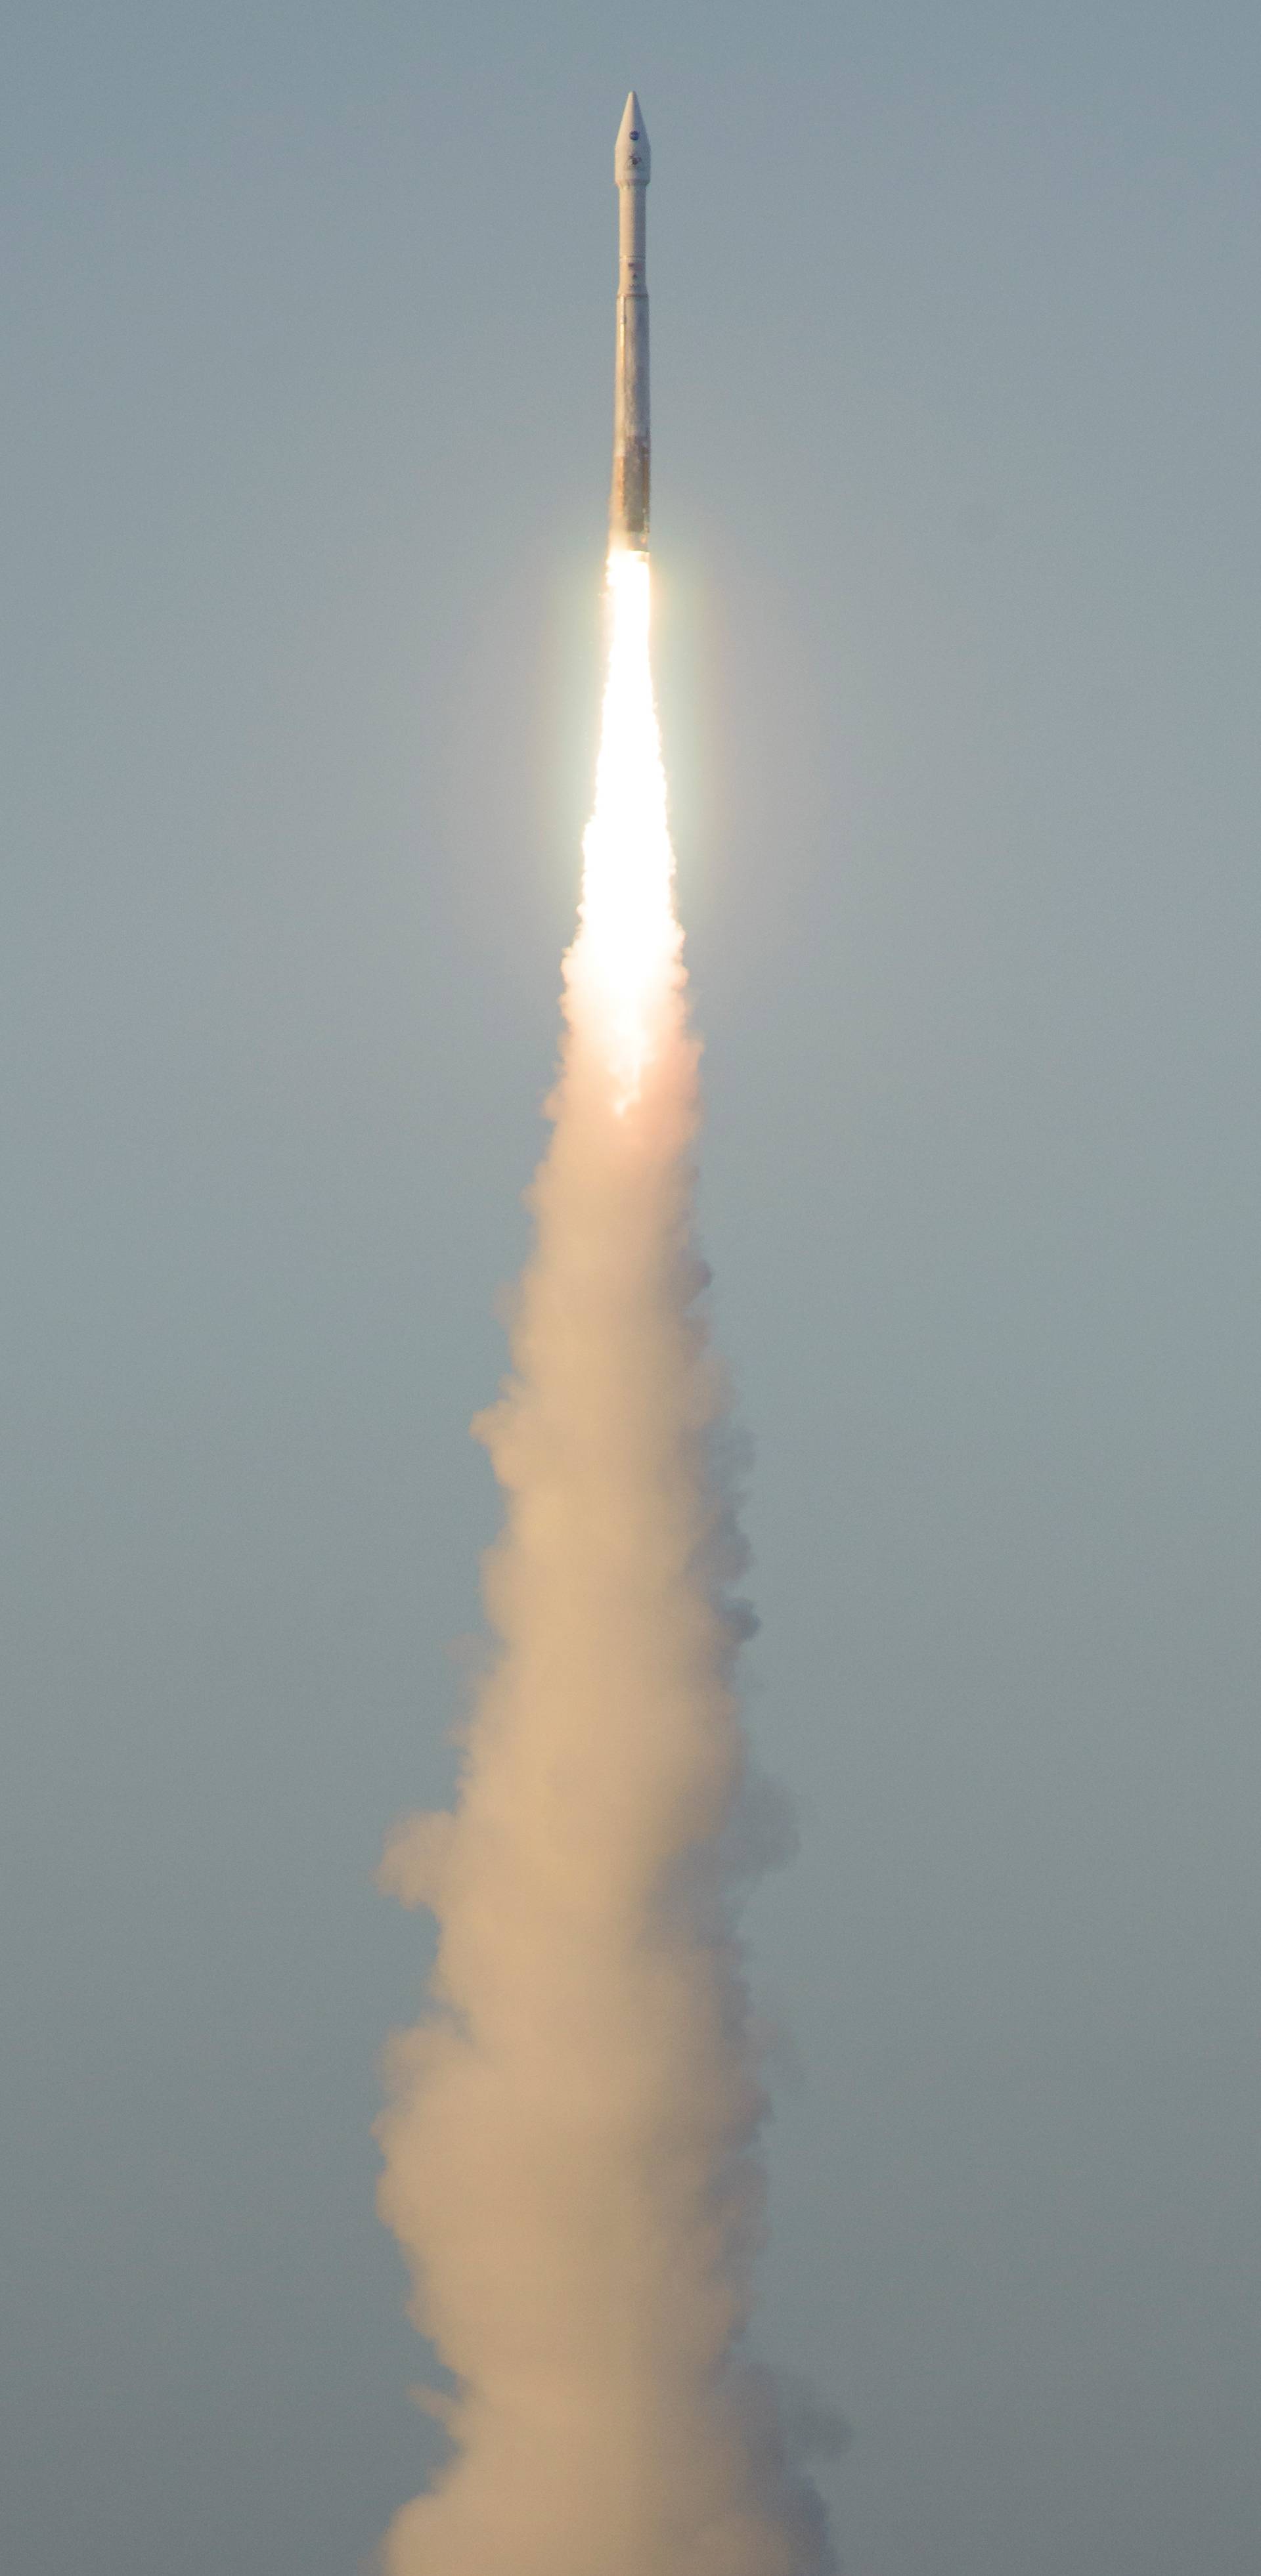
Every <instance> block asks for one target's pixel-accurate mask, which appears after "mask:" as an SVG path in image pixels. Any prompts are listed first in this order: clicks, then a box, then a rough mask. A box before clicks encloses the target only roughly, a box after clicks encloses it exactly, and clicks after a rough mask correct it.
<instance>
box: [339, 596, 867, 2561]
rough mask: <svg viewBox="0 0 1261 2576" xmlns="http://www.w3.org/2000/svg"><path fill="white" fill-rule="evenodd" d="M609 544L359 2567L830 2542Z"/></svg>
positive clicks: (493, 1424) (661, 850)
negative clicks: (442, 2368) (412, 2437)
mask: <svg viewBox="0 0 1261 2576" xmlns="http://www.w3.org/2000/svg"><path fill="white" fill-rule="evenodd" d="M642 576H643V599H642V612H641V605H640V601H639V598H638V595H637V596H636V598H635V601H634V616H635V621H636V622H635V625H634V631H633V633H631V634H630V635H629V637H628V633H627V630H626V627H625V625H624V622H623V608H622V605H621V604H620V603H618V602H617V601H616V599H615V609H616V613H617V619H618V623H617V626H616V629H615V634H614V641H613V651H612V663H611V674H610V689H609V697H608V700H606V709H605V732H604V741H603V744H602V752H601V767H600V775H599V780H598V786H597V811H596V816H595V818H594V821H593V826H592V832H591V833H590V834H589V835H588V843H587V879H586V887H585V896H584V913H583V922H582V927H581V930H580V933H579V937H578V940H577V941H576V943H575V947H574V949H573V950H572V951H571V954H570V958H569V959H568V960H567V962H566V982H567V998H566V1035H565V1041H564V1048H563V1057H562V1069H561V1074H560V1079H559V1082H558V1085H557V1088H556V1092H555V1095H554V1098H553V1101H552V1103H551V1114H552V1118H553V1121H554V1128H553V1137H552V1143H551V1148H550V1151H549V1153H548V1155H547V1157H546V1160H545V1161H544V1163H543V1165H542V1168H541V1170H540V1172H539V1174H538V1176H537V1178H536V1181H535V1185H534V1190H533V1194H532V1196H533V1208H534V1215H535V1221H536V1229H537V1232H536V1248H535V1252H534V1255H533V1258H532V1260H531V1262H530V1264H529V1267H528V1269H527V1272H526V1275H525V1278H524V1280H523V1282H522V1286H521V1293H520V1297H519V1301H518V1304H517V1310H516V1315H515V1322H514V1326H513V1331H512V1364H513V1374H512V1376H511V1378H510V1380H509V1382H508V1383H507V1385H506V1386H505V1388H504V1390H503V1392H502V1394H501V1397H500V1400H499V1402H498V1403H497V1404H496V1405H495V1406H494V1407H493V1408H492V1410H491V1411H490V1412H489V1413H488V1414H486V1415H485V1416H484V1417H483V1418H482V1419H481V1421H480V1422H479V1423H478V1424H477V1425H476V1426H475V1427H476V1429H477V1431H478V1435H479V1437H480V1438H482V1439H483V1440H484V1441H485V1443H486V1445H487V1447H488V1449H489V1451H490V1455H491V1458H492V1461H493V1463H494V1468H495V1473H496V1475H497V1477H498V1479H499V1481H500V1484H501V1485H502V1487H503V1488H504V1492H505V1495H506V1498H507V1509H506V1524H505V1528H504V1532H503V1535H502V1537H501V1539H500V1541H499V1543H498V1545H497V1546H496V1548H495V1549H494V1550H493V1552H492V1554H491V1556H490V1558H489V1560H488V1564H487V1568H486V1580H485V1595H486V1604H487V1610H488V1614H489V1617H490V1621H491V1623H492V1626H493V1628H494V1630H495V1632H496V1635H497V1638H498V1640H499V1651H498V1655H497V1658H496V1660H495V1661H494V1663H493V1665H492V1667H491V1669H490V1670H489V1672H488V1673H487V1675H486V1677H485V1678H484V1680H483V1682H482V1684H481V1686H480V1689H479V1692H478V1695H477V1699H476V1703H475V1708H474V1713H473V1716H472V1720H471V1723H470V1725H469V1728H468V1732H467V1737H466V1741H465V1748H464V1763H463V1775H462V1779H461V1784H460V1791H459V1797H458V1802H457V1806H456V1810H455V1812H454V1814H450V1815H440V1816H421V1817H415V1818H412V1819H411V1820H410V1821H408V1822H407V1823H405V1824H404V1825H402V1826H401V1827H400V1828H399V1829H398V1830H397V1831H396V1832H395V1834H394V1835H393V1837H392V1839H391V1841H390V1844H389V1847H388V1850H387V1853H386V1858H385V1861H384V1864H383V1870H382V1876H383V1881H384V1883H385V1884H386V1885H387V1886H388V1887H389V1888H390V1889H392V1890H393V1892H394V1893H396V1894H397V1895H398V1896H399V1897H401V1898H402V1900H403V1901H404V1902H405V1903H406V1904H410V1905H424V1906H428V1907H430V1908H431V1909H432V1910H433V1912H434V1914H435V1915H436V1917H437V1920H438V1925H439V1944H438V1953H437V1961H436V1967H435V1972H434V1979H433V2002H432V2011H431V2013H430V2015H429V2017H428V2019H427V2020H425V2021H424V2022H422V2023H421V2024H420V2025H419V2026H418V2027H417V2028H416V2029H413V2030H410V2031H406V2032H404V2033H401V2034H399V2035H397V2036H396V2037H395V2039H394V2041H393V2042H392V2045H391V2049H390V2054H389V2065H388V2083H389V2107H388V2108H387V2110H386V2112H385V2114H384V2115H383V2117H382V2119H381V2122H380V2124H379V2136H380V2140H381V2144H382V2147H383V2150H384V2156H385V2173H384V2177H383V2180H382V2183H381V2191H380V2206H381V2211H382V2215H383V2217H384V2218H385V2219H386V2221H387V2223H388V2224H389V2225H390V2226H391V2227H392V2228H393V2230H394V2232H395V2234H396V2235H397V2237H398V2238H399V2241H400V2243H401V2245H402V2246H403V2248H404V2251H405V2253H406V2255H407V2257H408V2261H409V2263H410V2266H411V2268H412V2273H413V2279H414V2284H415V2289H414V2298H413V2303H412V2314H413V2316H414V2318H415V2322H416V2324H417V2325H418V2327H419V2328H420V2329H421V2331H422V2332H423V2333H424V2334H426V2335H427V2336H429V2337H430V2338H431V2340H432V2341H433V2343H434V2345H435V2346H436V2348H437V2350H438V2352H439V2354H440V2355H441V2358H442V2361H443V2363H444V2364H445V2365H446V2368H447V2370H448V2371H449V2373H450V2374H451V2378H452V2383H453V2393H451V2394H449V2395H446V2396H442V2397H440V2398H438V2399H437V2400H436V2402H435V2407H434V2411H435V2412H437V2413H438V2414H439V2416H440V2418H441V2420H442V2421H443V2422H444V2423H445V2425H446V2427H447V2430H448V2432H449V2434H450V2436H451V2440H452V2446H453V2447H452V2452H451V2456H450V2459H449V2461H448V2463H447V2465H446V2466H445V2468H444V2469H443V2470H442V2471H441V2472H440V2474H439V2476H438V2479H437V2481H436V2483H435V2484H434V2485H433V2487H432V2488H431V2489H430V2491H429V2492H428V2493H426V2494H424V2495H422V2496H419V2497H417V2498H416V2499H415V2500H414V2501H413V2502H412V2503H410V2504H409V2505H407V2506H406V2507H405V2508H404V2509H403V2511H402V2512H401V2513H400V2514H399V2515H398V2517H397V2519H396V2520H395V2522H394V2524H393V2526H392V2528H391V2530H390V2532H389V2533H388V2535H387V2537H386V2540H385V2542H384V2544H383V2550H382V2563H383V2567H384V2569H385V2571H386V2576H815V2572H816V2571H819V2570H821V2569H823V2568H825V2567H827V2566H829V2565H830V2564H831V2561H830V2557H829V2553H828V2547H827V2540H826V2534H825V2532H824V2528H823V2520H822V2513H821V2509H820V2506H819V2502H818V2498H817V2495H816V2494H815V2492H814V2490H813V2488H812V2487H811V2486H810V2484H809V2481H808V2479H807V2478H806V2477H805V2475H804V2473H803V2470H802V2467H801V2461H800V2444H799V2442H798V2441H797V2440H796V2438H795V2436H794V2426H793V2416H794V2409H793V2407H792V2406H787V2407H786V2406H785V2405H784V2403H783V2402H782V2401H781V2397H780V2394H779V2392H778V2391H777V2389H776V2387H775V2384H774V2382H773V2381H772V2380H771V2379H770V2377H769V2376H768V2374H766V2373H765V2372H763V2371H760V2370H756V2369H754V2368H752V2367H751V2366H750V2365H748V2364H747V2363H746V2362H745V2361H743V2360H742V2358H741V2343H742V2337H743V2332H744V2328H745V2324H746V2319H747V2316H748V2311H749V2300H750V2268H751V2264H752V2262H753V2258H754V2256H755V2254H756V2251H757V2248H758V2245H759V2243H760V2240H761V2235H762V2229H763V2178H762V2174H761V2171H760V2168H759V2165H758V2162H757V2159H756V2155H755V2151H754V2150H755V2140H756V2136H757V2131H758V2127H759V2123H760V2121H761V2119H762V2117H763V2114H764V2111H765V2107H766V2103H765V2092H764V2085H763V2075H762V2067H761V2061H760V2052H759V2046H758V2042H757V2038H756V2035H755V2030H754V2026H753V2022H752V2018H751V2014H750V2008H749V2001H748V1996H747V1993H746V1989H745V1983H744V1978H743V1974H742V1969H741V1960H740V1952H739V1948H738V1944H737V1940H736V1936H735V1931H734V1928H733V1908H734V1893H735V1890H736V1887H737V1885H738V1883H739V1881H740V1880H741V1879H742V1878H743V1877H745V1876H747V1875H748V1873H749V1871H750V1869H752V1868H753V1867H755V1866H756V1865H757V1864H758V1862H759V1859H764V1858H765V1857H766V1856H767V1854H768V1852H769V1850H770V1847H771V1844H772V1843H773V1842H775V1841H776V1840H777V1839H778V1841H779V1843H781V1844H782V1841H783V1819H782V1814H781V1812H780V1810H779V1808H778V1807H777V1806H776V1805H775V1802H774V1800H773V1799H772V1798H770V1797H769V1794H768V1793H766V1792H764V1791H763V1792H762V1793H761V1794H760V1799H759V1794H758V1793H756V1792H754V1791H753V1790H752V1788H751V1785H750V1782H749V1777H748V1772H747V1764H746V1757H745V1748H744V1743H743V1738H742V1734H741V1729H740V1724H739V1718H738V1711H737V1707H736V1702H735V1697H734V1690H733V1668H734V1663H735V1657H736V1653H737V1650H738V1647H739V1644H740V1642H741V1639H742V1638H743V1636H744V1635H746V1634H747V1633H748V1628H749V1624H750V1622H749V1614H748V1612H747V1609H746V1608H745V1606H744V1605H743V1604H741V1603H740V1602H738V1600H736V1598H735V1597H734V1594H733V1592H732V1588H731V1587H732V1585H733V1584H734V1583H735V1582H736V1581H737V1580H738V1579H739V1575H740V1573H741V1570H742V1568H743V1563H744V1551H743V1547H742V1544H741V1542H740V1539H739V1535H738V1530H737V1527H736V1516H735V1508H734V1488H733V1479H732V1474H731V1468H730V1456H729V1447H730V1444H729V1438H728V1432H727V1388H726V1381H725V1378H724V1374H723V1371H722V1369H721V1367H720V1366H719V1364H718V1362H717V1360H716V1358H715V1355H714V1352H713V1348H712V1345H711V1342H710V1339H709V1335H708V1330H707V1326H706V1323H705V1319H704V1313H703V1308H702V1306H701V1304H700V1303H699V1302H698V1301H699V1300H700V1298H701V1294H702V1291H703V1288H704V1284H705V1277H706V1274H705V1272H704V1268H703V1265H702V1264H701V1263H700V1261H699V1260H698V1257H697V1253H696V1249H695V1244H694V1239H693V1143H694V1138H695V1134H696V1125H697V1049H696V1045H695V1042H694V1040H693V1039H692V1037H691V1035H690V1034H689V1031H688V1027H687V1021H686V1010H685V1000H684V993H683V977H682V970H681V966H680V963H679V953H678V931H677V925H676V924H675V921H674V914H673V907H672V900H671V892H670V869H671V864H672V863H671V861H670V856H669V843H668V835H667V833H666V827H665V802H664V781H663V779H662V778H661V773H660V756H659V751H658V749H657V742H656V722H655V714H654V712H653V709H652V699H651V680H650V674H649V668H648V643H647V590H646V585H647V568H646V566H643V567H642ZM619 650H620V652H621V663H620V669H619V659H618V657H619ZM619 691H620V697H619ZM645 764H647V768H645ZM627 871H631V872H635V873H634V880H633V882H631V883H630V884H629V886H628V883H627V882H626V878H627ZM796 2412H797V2415H798V2416H799V2417H800V2416H801V2409H800V2408H797V2410H796ZM802 2420H804V2418H802ZM799 2429H800V2426H798V2430H799ZM816 2430H817V2427H816Z"/></svg>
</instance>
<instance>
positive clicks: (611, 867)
mask: <svg viewBox="0 0 1261 2576" xmlns="http://www.w3.org/2000/svg"><path fill="white" fill-rule="evenodd" d="M650 590H651V579H650V574H649V568H648V558H647V556H646V555H642V554H631V553H628V552H625V551H623V550H622V549H620V548H615V549H614V550H613V551H612V552H611V553H610V555H609V559H608V574H607V594H606V595H607V600H608V615H609V664H608V676H607V679H606V681H605V688H604V713H603V719H602V723H601V730H600V756H599V760H598V762H597V765H596V782H595V809H594V812H593V813H592V816H591V820H590V822H589V824H588V825H587V829H586V833H585V835H584V837H583V844H582V854H583V881H582V902H581V906H580V909H579V931H578V937H577V939H576V940H575V942H574V945H573V948H572V949H571V950H570V953H569V956H568V958H567V959H566V961H565V972H566V976H567V979H568V982H569V987H570V993H571V996H572V1002H573V1008H574V1012H575V1016H576V1017H580V1018H581V1020H582V1021H583V1022H584V1024H585V1025H586V1027H587V1029H588V1030H589V1032H590V1034H591V1035H592V1036H593V1037H595V1038H596V1039H597V1041H598V1043H599V1044H600V1045H601V1046H602V1048H603V1051H604V1053H605V1055H606V1057H607V1060H608V1064H609V1069H610V1072H611V1074H612V1076H613V1084H614V1101H615V1105H616V1107H617V1108H618V1109H619V1110H625V1109H626V1108H628V1107H629V1105H630V1103H631V1102H632V1101H633V1100H634V1099H635V1098H636V1097H637V1096H638V1093H639V1089H640V1085H641V1082H642V1079H643V1075H644V1070H645V1067H646V1065H647V1064H648V1062H649V1060H650V1058H651V1056H652V1055H653V1053H654V1049H655V1045H656V1041H657V1038H658V1036H659V1034H660V1020H661V1013H662V1010H663V1007H664V1006H665V1005H666V1004H667V1002H668V999H669V996H670V995H671V993H672V992H673V991H674V989H675V987H676V986H677V983H678V980H679V972H680V969H679V953H680V948H681V944H682V942H681V933H680V930H679V925H678V922H677V920H676V918H675V912H674V852H673V850H672V848H671V846H670V829H669V824H668V822H667V819H666V781H665V770H664V768H663V766H662V760H661V734H660V730H659V727H658V724H657V708H656V702H655V699H654V697H653V688H652V664H651V660H650V657H649V649H648V630H649V610H650Z"/></svg>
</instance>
